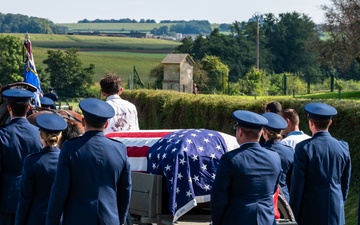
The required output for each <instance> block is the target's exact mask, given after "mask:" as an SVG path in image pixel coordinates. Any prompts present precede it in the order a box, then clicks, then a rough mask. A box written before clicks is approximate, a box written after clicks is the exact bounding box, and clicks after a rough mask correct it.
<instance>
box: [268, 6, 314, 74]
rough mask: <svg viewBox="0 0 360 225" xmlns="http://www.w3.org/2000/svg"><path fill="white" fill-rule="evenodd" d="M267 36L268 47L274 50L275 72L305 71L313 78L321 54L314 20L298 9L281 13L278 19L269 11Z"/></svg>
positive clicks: (304, 72) (272, 51)
mask: <svg viewBox="0 0 360 225" xmlns="http://www.w3.org/2000/svg"><path fill="white" fill-rule="evenodd" d="M262 29H264V32H265V34H266V36H267V38H268V42H267V45H266V46H265V47H266V48H269V49H270V50H271V53H272V56H274V58H273V70H274V72H275V73H284V72H291V73H298V72H301V73H303V74H304V75H305V76H306V77H308V79H310V77H311V80H314V79H315V78H313V77H318V76H319V75H320V74H321V72H320V70H319V64H318V59H319V55H318V52H317V49H316V48H315V46H316V44H317V42H318V36H319V35H318V32H317V30H316V26H315V24H314V22H312V21H311V19H310V18H309V17H308V16H306V15H304V14H299V13H297V12H292V13H281V14H279V18H276V17H274V15H273V14H267V15H265V18H264V25H263V28H262Z"/></svg>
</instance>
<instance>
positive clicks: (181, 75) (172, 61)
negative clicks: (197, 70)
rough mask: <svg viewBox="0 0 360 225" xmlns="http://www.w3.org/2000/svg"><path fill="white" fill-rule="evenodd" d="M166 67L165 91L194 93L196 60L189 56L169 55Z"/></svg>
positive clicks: (165, 61) (166, 59)
mask: <svg viewBox="0 0 360 225" xmlns="http://www.w3.org/2000/svg"><path fill="white" fill-rule="evenodd" d="M161 63H162V64H163V65H164V80H163V89H164V90H174V91H180V92H187V93H192V89H193V66H194V64H195V62H194V60H193V59H192V58H191V57H190V55H189V54H169V55H167V56H166V57H165V59H164V60H163V61H162V62H161Z"/></svg>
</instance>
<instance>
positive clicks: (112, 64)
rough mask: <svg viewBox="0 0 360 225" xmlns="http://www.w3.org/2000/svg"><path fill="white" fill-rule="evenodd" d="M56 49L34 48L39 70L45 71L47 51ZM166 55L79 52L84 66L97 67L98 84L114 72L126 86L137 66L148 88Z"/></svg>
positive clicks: (96, 78)
mask: <svg viewBox="0 0 360 225" xmlns="http://www.w3.org/2000/svg"><path fill="white" fill-rule="evenodd" d="M48 50H54V49H45V48H34V49H33V52H34V59H35V62H36V66H37V68H41V69H45V68H46V65H45V64H44V63H43V61H44V60H45V59H46V58H47V51H48ZM165 56H166V54H163V53H134V52H106V51H94V52H92V51H86V52H79V58H80V60H81V61H82V63H83V66H86V67H87V66H88V65H89V64H94V65H95V74H94V77H93V80H94V82H95V83H98V82H99V81H100V79H101V78H102V77H103V75H104V74H105V73H107V72H114V73H116V74H117V75H119V76H120V77H121V79H122V80H123V83H124V84H127V83H128V79H129V76H130V74H131V73H132V71H133V67H134V66H135V68H136V71H137V72H138V74H139V76H140V79H141V81H142V82H143V83H144V85H146V86H147V83H148V82H150V78H149V76H148V74H149V72H150V71H151V69H152V68H154V67H155V66H157V65H158V64H160V63H161V61H162V60H163V59H164V58H165Z"/></svg>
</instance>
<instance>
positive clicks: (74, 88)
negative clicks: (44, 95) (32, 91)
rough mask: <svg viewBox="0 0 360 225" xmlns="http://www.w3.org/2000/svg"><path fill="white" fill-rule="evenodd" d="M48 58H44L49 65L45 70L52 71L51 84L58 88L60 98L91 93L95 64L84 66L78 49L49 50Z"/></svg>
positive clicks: (76, 96)
mask: <svg viewBox="0 0 360 225" xmlns="http://www.w3.org/2000/svg"><path fill="white" fill-rule="evenodd" d="M47 53H48V58H47V59H45V60H44V64H46V65H47V68H46V69H45V71H46V72H47V73H50V81H51V85H52V86H53V87H54V88H55V89H56V91H57V93H58V95H59V97H60V98H64V99H73V98H84V97H87V96H88V94H89V90H90V87H91V85H93V81H92V76H93V74H94V73H95V71H94V69H95V65H94V64H90V65H89V67H83V66H82V62H81V60H80V59H79V57H78V54H77V50H76V49H73V48H72V49H67V50H66V51H65V52H62V51H60V50H57V51H53V50H49V51H48V52H47Z"/></svg>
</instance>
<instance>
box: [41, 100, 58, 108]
mask: <svg viewBox="0 0 360 225" xmlns="http://www.w3.org/2000/svg"><path fill="white" fill-rule="evenodd" d="M40 104H41V108H44V109H51V107H52V106H53V105H54V104H55V102H54V101H53V100H52V99H50V98H48V97H40Z"/></svg>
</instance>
